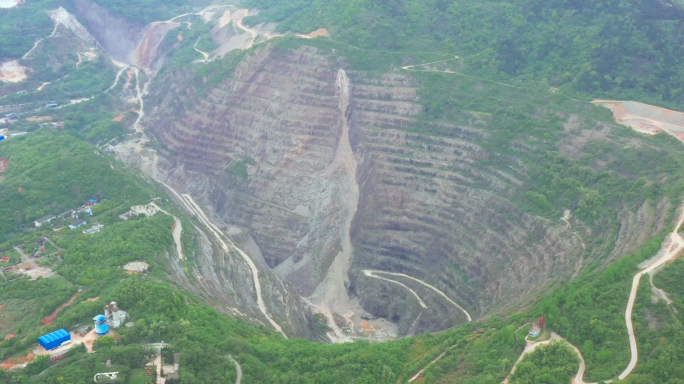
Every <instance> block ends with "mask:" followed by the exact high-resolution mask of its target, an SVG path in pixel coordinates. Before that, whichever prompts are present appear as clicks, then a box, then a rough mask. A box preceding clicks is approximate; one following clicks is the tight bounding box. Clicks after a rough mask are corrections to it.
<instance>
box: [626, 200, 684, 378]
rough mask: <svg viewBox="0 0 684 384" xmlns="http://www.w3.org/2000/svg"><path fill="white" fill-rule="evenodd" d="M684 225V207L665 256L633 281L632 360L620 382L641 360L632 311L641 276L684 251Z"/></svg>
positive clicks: (628, 316) (629, 309)
mask: <svg viewBox="0 0 684 384" xmlns="http://www.w3.org/2000/svg"><path fill="white" fill-rule="evenodd" d="M682 223H684V207H683V208H682V212H681V213H680V215H679V220H677V225H676V226H675V228H674V230H673V231H672V233H670V243H669V244H668V245H667V250H666V251H665V252H663V254H662V255H661V256H660V257H658V258H657V259H656V260H655V261H653V262H651V263H650V264H649V265H648V266H647V267H646V268H644V269H642V270H641V271H640V272H639V273H637V274H636V275H635V276H634V279H633V280H632V290H631V291H630V292H629V301H628V302H627V309H626V310H625V323H626V324H627V332H628V333H629V347H630V350H631V352H632V359H631V360H630V361H629V365H628V366H627V368H625V370H624V371H623V372H622V373H621V374H620V375H619V376H618V379H620V380H623V379H624V378H625V377H627V376H629V374H630V373H632V370H634V367H636V365H637V361H638V359H639V351H638V348H637V343H636V337H634V326H633V325H632V311H633V310H634V302H635V301H636V295H637V291H638V290H639V282H640V281H641V276H643V275H645V274H647V273H650V272H651V271H653V270H654V269H656V268H658V267H660V266H661V265H663V264H665V263H666V262H668V261H670V260H672V259H674V258H675V257H677V255H678V254H679V253H680V252H681V251H682V249H684V239H682V237H681V236H679V233H678V232H677V231H678V230H679V227H681V226H682Z"/></svg>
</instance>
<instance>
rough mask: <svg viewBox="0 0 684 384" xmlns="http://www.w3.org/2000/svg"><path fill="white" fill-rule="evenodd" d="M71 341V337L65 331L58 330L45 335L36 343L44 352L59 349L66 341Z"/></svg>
mask: <svg viewBox="0 0 684 384" xmlns="http://www.w3.org/2000/svg"><path fill="white" fill-rule="evenodd" d="M70 340H71V335H70V334H69V332H68V331H67V330H66V329H59V330H56V331H54V332H52V333H48V334H47V335H43V336H41V337H39V338H38V343H39V344H40V345H42V346H43V348H45V349H46V350H48V351H49V350H51V349H55V348H57V347H59V346H60V345H62V344H64V343H65V342H67V341H70Z"/></svg>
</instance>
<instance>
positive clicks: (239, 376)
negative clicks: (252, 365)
mask: <svg viewBox="0 0 684 384" xmlns="http://www.w3.org/2000/svg"><path fill="white" fill-rule="evenodd" d="M228 360H230V361H232V362H233V363H235V372H237V378H236V379H235V384H240V382H241V381H242V367H241V366H240V363H238V362H237V361H236V360H235V359H233V356H231V355H228Z"/></svg>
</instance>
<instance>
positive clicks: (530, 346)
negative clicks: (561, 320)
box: [502, 325, 563, 384]
mask: <svg viewBox="0 0 684 384" xmlns="http://www.w3.org/2000/svg"><path fill="white" fill-rule="evenodd" d="M523 326H524V325H523ZM554 340H563V338H562V337H560V336H558V335H557V334H555V333H554V332H551V337H550V338H549V339H548V340H543V341H530V340H528V339H527V337H525V341H526V342H527V344H526V345H525V350H523V353H521V354H520V357H518V360H516V362H515V364H513V368H512V369H511V372H510V373H509V374H508V376H506V379H505V380H504V381H502V383H503V384H506V383H508V381H509V380H510V377H511V376H513V374H514V373H515V369H516V368H517V367H518V363H520V362H521V361H522V359H523V358H524V357H525V355H527V354H529V353H532V352H534V350H535V349H537V348H538V347H540V346H542V345H546V344H549V343H551V342H552V341H554Z"/></svg>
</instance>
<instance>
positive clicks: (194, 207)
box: [183, 193, 287, 339]
mask: <svg viewBox="0 0 684 384" xmlns="http://www.w3.org/2000/svg"><path fill="white" fill-rule="evenodd" d="M183 197H184V198H185V201H186V202H187V203H188V205H187V206H188V207H192V209H191V211H193V212H195V213H196V214H197V217H198V218H199V219H200V221H201V222H202V223H203V224H204V225H205V226H207V228H209V230H210V231H211V232H212V233H213V235H214V237H216V239H217V240H218V241H219V242H220V243H221V246H222V247H223V249H224V251H225V252H226V253H228V252H230V248H229V247H228V245H227V244H226V243H225V242H224V241H223V238H222V237H221V235H219V233H221V230H220V229H219V228H218V227H217V226H216V225H214V224H213V223H212V222H210V221H209V219H208V218H207V216H206V215H205V214H204V211H203V210H202V208H200V207H199V205H197V203H196V202H195V200H194V199H193V198H192V196H190V195H188V194H185V193H184V194H183ZM226 239H227V240H228V242H229V243H230V245H231V246H232V247H233V248H234V249H235V250H236V251H237V252H238V253H239V254H240V256H242V258H243V260H244V261H245V262H246V263H247V265H248V266H249V269H250V270H251V271H252V280H253V281H254V290H255V291H256V296H257V305H258V306H259V309H260V310H261V313H263V314H264V316H265V317H266V319H267V320H268V321H269V323H271V325H272V326H273V328H275V329H276V331H278V332H280V333H281V334H282V335H283V336H284V337H285V338H286V339H287V335H285V333H284V332H283V329H282V328H281V327H280V325H278V323H276V322H275V320H274V319H273V317H272V316H271V314H270V313H269V312H268V309H267V308H266V303H264V298H263V296H262V295H261V281H260V279H259V270H258V269H257V267H256V264H254V261H252V259H251V258H250V257H249V256H248V255H247V254H246V253H245V252H244V251H243V250H242V249H240V248H238V247H236V246H235V244H234V243H233V242H232V241H231V240H230V239H228V238H226Z"/></svg>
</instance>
